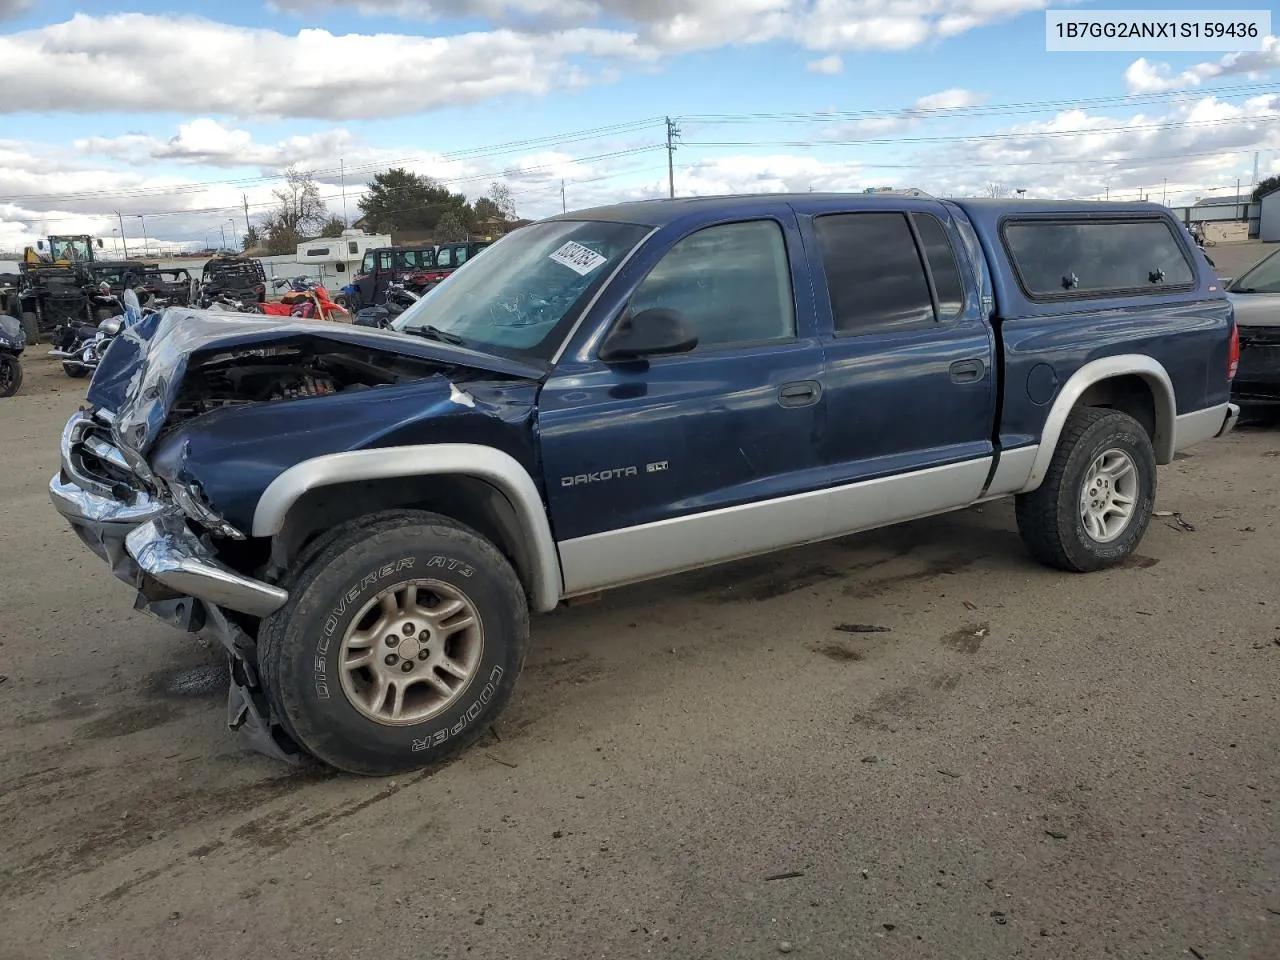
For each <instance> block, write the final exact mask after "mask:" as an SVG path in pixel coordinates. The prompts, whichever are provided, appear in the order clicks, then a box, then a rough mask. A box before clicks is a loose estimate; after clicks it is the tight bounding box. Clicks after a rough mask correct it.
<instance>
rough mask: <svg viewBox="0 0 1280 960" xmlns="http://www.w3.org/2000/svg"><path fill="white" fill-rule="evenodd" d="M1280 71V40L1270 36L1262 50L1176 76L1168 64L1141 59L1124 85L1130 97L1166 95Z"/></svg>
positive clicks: (1127, 72) (1126, 74)
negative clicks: (1212, 82) (1223, 79)
mask: <svg viewBox="0 0 1280 960" xmlns="http://www.w3.org/2000/svg"><path fill="white" fill-rule="evenodd" d="M1277 68H1280V38H1278V37H1274V36H1270V37H1267V38H1266V39H1265V40H1264V41H1263V49H1262V50H1253V51H1249V52H1245V53H1229V54H1227V55H1226V56H1225V57H1223V58H1222V59H1220V60H1216V61H1210V62H1206V63H1197V64H1195V65H1194V66H1191V67H1188V68H1187V69H1186V70H1183V71H1182V72H1181V73H1177V74H1175V73H1174V72H1173V70H1172V69H1171V68H1170V66H1169V64H1167V63H1157V62H1152V61H1150V60H1148V59H1147V58H1146V57H1139V58H1138V59H1137V60H1135V61H1133V63H1131V64H1129V68H1128V69H1127V70H1125V72H1124V82H1125V86H1126V87H1127V88H1128V90H1129V92H1130V93H1163V92H1164V91H1166V90H1181V89H1184V88H1187V87H1198V86H1200V84H1202V83H1204V82H1206V81H1208V80H1214V79H1217V78H1218V77H1227V76H1233V75H1240V74H1244V75H1245V76H1247V77H1249V78H1250V79H1255V80H1256V79H1260V78H1261V77H1262V75H1263V74H1265V73H1266V72H1267V71H1268V70H1275V69H1277Z"/></svg>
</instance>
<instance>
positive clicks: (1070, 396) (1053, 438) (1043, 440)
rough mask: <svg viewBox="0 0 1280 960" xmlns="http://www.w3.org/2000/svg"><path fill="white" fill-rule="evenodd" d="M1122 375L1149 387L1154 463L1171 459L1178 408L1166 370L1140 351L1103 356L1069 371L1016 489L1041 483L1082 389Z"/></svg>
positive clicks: (1027, 490)
mask: <svg viewBox="0 0 1280 960" xmlns="http://www.w3.org/2000/svg"><path fill="white" fill-rule="evenodd" d="M1125 376H1137V377H1141V378H1142V379H1143V380H1144V381H1146V383H1147V386H1149V387H1150V388H1151V395H1152V397H1153V398H1154V399H1155V408H1156V435H1155V436H1154V437H1153V438H1152V446H1153V447H1154V448H1155V454H1156V463H1169V462H1170V461H1172V460H1173V444H1174V432H1175V427H1176V424H1177V411H1178V407H1177V401H1176V400H1175V398H1174V393H1173V381H1172V380H1170V379H1169V372H1168V371H1167V370H1165V368H1164V366H1163V365H1162V364H1161V363H1160V362H1159V361H1158V360H1156V359H1154V358H1152V357H1148V356H1145V355H1143V354H1136V353H1134V354H1121V355H1120V356H1115V357H1103V358H1101V359H1100V360H1093V361H1091V362H1089V363H1086V364H1085V365H1084V366H1083V367H1081V368H1080V369H1079V370H1077V371H1076V372H1075V373H1073V374H1072V375H1071V377H1070V379H1068V380H1067V382H1066V383H1065V384H1064V385H1063V387H1062V390H1061V391H1060V392H1059V393H1058V398H1057V399H1056V400H1054V401H1053V406H1052V407H1051V408H1050V410H1049V416H1048V417H1047V418H1046V419H1045V422H1044V430H1043V431H1041V434H1040V447H1039V449H1038V450H1037V451H1036V458H1035V461H1034V462H1033V463H1032V465H1031V474H1030V476H1028V477H1027V482H1026V485H1025V486H1023V488H1022V490H1021V491H1019V492H1021V493H1029V492H1030V491H1032V490H1035V489H1036V488H1037V487H1039V486H1040V484H1041V483H1043V482H1044V478H1045V475H1046V474H1047V473H1048V472H1049V464H1050V462H1051V461H1052V460H1053V454H1054V451H1055V450H1057V448H1058V439H1059V438H1060V437H1061V436H1062V431H1063V429H1064V428H1065V427H1066V425H1067V417H1069V416H1070V415H1071V411H1072V410H1073V409H1074V408H1075V405H1076V404H1077V403H1078V402H1079V400H1080V398H1081V397H1082V396H1084V392H1085V391H1086V390H1088V389H1089V388H1090V387H1091V386H1093V385H1094V384H1095V383H1100V382H1101V381H1103V380H1110V379H1112V378H1113V377H1125Z"/></svg>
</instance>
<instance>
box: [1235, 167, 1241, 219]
mask: <svg viewBox="0 0 1280 960" xmlns="http://www.w3.org/2000/svg"><path fill="white" fill-rule="evenodd" d="M1236 216H1237V217H1239V216H1240V178H1239V177H1236Z"/></svg>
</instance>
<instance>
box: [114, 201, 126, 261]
mask: <svg viewBox="0 0 1280 960" xmlns="http://www.w3.org/2000/svg"><path fill="white" fill-rule="evenodd" d="M116 219H117V220H119V221H120V243H121V245H122V246H123V247H124V258H125V259H126V260H128V259H129V241H128V240H127V239H126V238H125V235H124V217H122V216H120V211H119V210H117V211H116Z"/></svg>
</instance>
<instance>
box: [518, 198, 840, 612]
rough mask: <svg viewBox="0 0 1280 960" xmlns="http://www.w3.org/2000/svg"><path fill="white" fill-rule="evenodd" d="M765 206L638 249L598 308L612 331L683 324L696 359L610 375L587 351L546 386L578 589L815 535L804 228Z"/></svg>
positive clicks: (817, 412)
mask: <svg viewBox="0 0 1280 960" xmlns="http://www.w3.org/2000/svg"><path fill="white" fill-rule="evenodd" d="M767 209H769V210H770V211H771V212H770V213H768V214H767V215H763V216H760V217H758V218H756V219H751V220H744V221H735V222H721V223H716V224H714V225H708V226H703V227H701V228H700V229H697V230H695V231H693V232H691V233H689V234H688V235H686V236H684V237H683V238H680V239H678V240H676V238H674V237H673V238H672V239H673V241H676V242H674V243H673V244H672V245H665V249H664V245H659V246H658V247H657V248H655V249H651V250H647V251H642V252H641V254H640V255H639V256H637V258H636V261H634V262H633V263H632V264H630V265H628V267H627V270H626V271H625V272H624V274H623V275H621V276H620V277H619V279H618V280H617V281H616V282H615V284H614V285H611V289H613V290H619V293H617V294H612V295H611V296H612V297H616V299H612V301H611V302H610V303H609V304H605V302H604V298H602V301H601V309H603V310H607V311H608V312H607V313H605V314H603V315H602V316H607V317H609V318H610V320H611V321H612V322H611V323H610V324H608V325H609V326H612V323H616V322H618V319H619V318H621V317H622V316H623V315H624V313H625V312H627V311H629V313H630V315H632V316H634V315H636V314H638V313H639V312H641V311H643V310H646V309H650V308H666V309H670V310H675V311H678V312H679V313H680V314H681V315H682V316H683V317H685V318H686V320H687V322H688V323H689V324H690V325H691V326H692V327H693V328H694V330H695V331H696V333H697V336H698V345H697V347H696V348H695V349H694V350H693V351H692V352H690V353H684V354H678V355H672V356H661V357H652V358H650V359H648V360H647V361H646V362H642V363H634V362H633V363H629V364H609V363H605V362H602V361H601V360H599V359H598V358H597V356H598V354H597V351H596V347H591V348H584V349H585V350H586V352H585V354H584V355H581V356H580V357H578V358H576V359H575V360H573V361H562V363H561V364H559V365H558V366H557V368H556V371H555V372H554V373H553V375H552V377H551V378H550V380H549V381H548V382H547V384H546V386H545V387H544V389H543V391H542V393H541V396H540V400H539V413H538V417H539V439H540V447H541V452H542V459H543V472H544V475H545V477H546V486H547V497H548V501H549V505H550V511H551V519H552V524H553V528H554V531H555V535H556V538H557V540H559V541H561V543H560V549H561V563H562V568H563V572H564V575H565V578H566V584H567V589H568V590H570V591H579V592H580V591H583V590H589V589H594V588H597V587H601V586H607V585H615V584H618V583H625V582H628V581H631V580H636V579H640V578H643V577H647V576H651V575H655V574H661V573H665V572H673V571H676V570H680V569H685V568H689V567H694V566H698V565H700V564H703V563H707V562H711V561H714V560H715V559H717V558H720V559H723V558H725V557H731V556H735V555H740V556H746V555H749V554H752V553H758V552H762V551H763V550H766V549H771V548H773V547H776V546H779V545H781V544H785V543H790V542H797V541H803V540H804V539H806V538H807V536H808V535H809V534H810V533H812V531H814V530H815V529H816V526H815V524H816V523H817V522H818V516H817V514H818V512H819V508H818V507H817V506H816V505H815V504H814V503H812V502H811V501H809V500H807V499H805V498H800V499H799V500H797V499H796V498H794V497H793V496H792V495H794V494H798V493H802V492H804V491H805V490H808V489H811V488H812V487H813V486H814V485H816V484H817V483H819V482H820V481H819V477H818V474H819V473H820V472H821V465H820V464H819V463H818V461H817V448H816V447H815V446H814V438H815V436H816V433H815V431H816V430H817V429H818V427H819V424H820V421H821V410H822V392H821V388H820V386H819V384H818V380H819V378H820V376H821V372H822V351H821V348H820V347H819V345H818V342H817V339H816V336H815V330H814V327H813V310H812V299H811V292H810V291H811V287H810V282H809V277H808V272H807V265H806V263H805V261H804V256H803V250H802V248H801V246H800V242H799V236H798V234H797V233H796V231H795V221H794V218H793V216H792V214H791V211H790V209H788V208H786V207H785V205H782V204H778V205H777V206H776V207H774V206H772V205H771V206H770V207H768V208H767ZM651 243H652V241H651ZM620 288H621V289H620ZM588 322H589V323H590V322H591V321H588ZM597 346H598V344H597ZM786 498H791V500H790V502H784V501H785V500H786Z"/></svg>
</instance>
